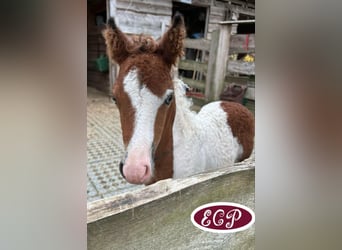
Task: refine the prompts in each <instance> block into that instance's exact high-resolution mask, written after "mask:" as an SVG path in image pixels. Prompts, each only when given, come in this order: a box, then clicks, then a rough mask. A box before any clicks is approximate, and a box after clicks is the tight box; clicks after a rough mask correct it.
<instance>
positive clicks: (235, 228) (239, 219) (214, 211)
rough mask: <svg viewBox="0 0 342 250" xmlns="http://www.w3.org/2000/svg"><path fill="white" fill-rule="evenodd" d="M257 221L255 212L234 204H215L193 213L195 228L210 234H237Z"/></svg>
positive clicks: (192, 219)
mask: <svg viewBox="0 0 342 250" xmlns="http://www.w3.org/2000/svg"><path fill="white" fill-rule="evenodd" d="M254 221H255V214H254V212H253V211H252V210H251V209H250V208H248V207H246V206H243V205H240V204H237V203H232V202H213V203H208V204H205V205H203V206H200V207H198V208H196V209H195V210H194V211H193V212H192V213H191V222H192V224H194V226H196V227H198V228H199V229H202V230H204V231H208V232H215V233H235V232H239V231H243V230H246V229H247V228H249V227H250V226H251V225H253V223H254Z"/></svg>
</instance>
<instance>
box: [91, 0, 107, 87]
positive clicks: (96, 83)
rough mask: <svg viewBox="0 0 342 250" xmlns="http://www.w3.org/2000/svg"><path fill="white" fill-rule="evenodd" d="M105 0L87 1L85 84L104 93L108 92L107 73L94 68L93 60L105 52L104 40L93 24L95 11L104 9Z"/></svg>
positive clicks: (99, 29)
mask: <svg viewBox="0 0 342 250" xmlns="http://www.w3.org/2000/svg"><path fill="white" fill-rule="evenodd" d="M105 10H106V5H105V1H102V2H101V3H100V4H89V3H88V11H87V12H88V13H87V14H88V15H87V26H88V27H87V29H88V32H87V85H88V86H91V87H94V88H96V89H98V90H100V91H102V92H104V93H109V89H110V86H109V74H108V72H100V71H98V70H97V69H96V63H95V60H96V59H97V58H98V57H99V56H100V55H101V54H103V55H105V54H106V47H105V42H104V39H103V37H102V34H101V28H100V27H97V26H96V24H95V16H96V13H98V12H101V11H105Z"/></svg>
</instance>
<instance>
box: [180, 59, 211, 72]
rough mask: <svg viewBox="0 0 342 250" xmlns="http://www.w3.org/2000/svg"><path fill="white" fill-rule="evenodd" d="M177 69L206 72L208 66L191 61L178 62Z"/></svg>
mask: <svg viewBox="0 0 342 250" xmlns="http://www.w3.org/2000/svg"><path fill="white" fill-rule="evenodd" d="M178 68H179V69H184V70H193V71H200V72H207V70H208V64H206V63H202V62H196V61H192V60H180V61H179V63H178Z"/></svg>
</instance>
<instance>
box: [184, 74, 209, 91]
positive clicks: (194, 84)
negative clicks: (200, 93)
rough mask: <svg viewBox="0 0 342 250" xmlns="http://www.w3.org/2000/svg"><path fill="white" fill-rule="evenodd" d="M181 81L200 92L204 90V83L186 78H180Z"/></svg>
mask: <svg viewBox="0 0 342 250" xmlns="http://www.w3.org/2000/svg"><path fill="white" fill-rule="evenodd" d="M182 81H183V82H185V83H186V84H188V85H189V86H190V87H192V88H197V89H201V90H204V89H205V81H198V80H192V79H190V78H187V77H182Z"/></svg>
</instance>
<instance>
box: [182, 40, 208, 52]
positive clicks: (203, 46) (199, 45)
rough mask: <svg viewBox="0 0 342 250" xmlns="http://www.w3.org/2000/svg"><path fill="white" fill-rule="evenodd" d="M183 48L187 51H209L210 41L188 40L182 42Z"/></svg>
mask: <svg viewBox="0 0 342 250" xmlns="http://www.w3.org/2000/svg"><path fill="white" fill-rule="evenodd" d="M184 47H185V48H189V49H199V50H208V51H209V50H210V41H209V40H207V39H190V38H186V39H185V40H184Z"/></svg>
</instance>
